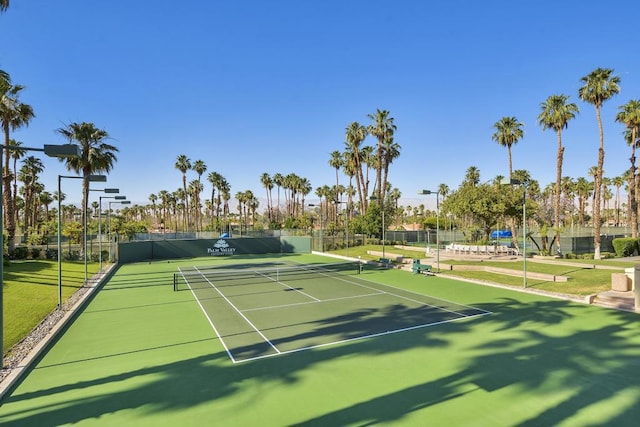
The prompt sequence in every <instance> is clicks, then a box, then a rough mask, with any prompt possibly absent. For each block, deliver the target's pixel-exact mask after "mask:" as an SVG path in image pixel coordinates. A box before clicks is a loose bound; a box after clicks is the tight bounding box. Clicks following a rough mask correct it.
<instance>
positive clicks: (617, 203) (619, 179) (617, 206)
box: [611, 175, 624, 227]
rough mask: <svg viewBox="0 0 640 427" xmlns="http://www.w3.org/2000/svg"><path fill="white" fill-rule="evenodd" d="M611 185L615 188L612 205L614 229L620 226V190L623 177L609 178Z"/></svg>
mask: <svg viewBox="0 0 640 427" xmlns="http://www.w3.org/2000/svg"><path fill="white" fill-rule="evenodd" d="M611 183H612V184H613V186H614V187H616V199H615V203H614V208H615V215H616V217H615V218H616V221H615V223H616V227H619V226H620V188H621V187H622V186H623V185H624V176H621V175H620V176H614V177H613V178H611Z"/></svg>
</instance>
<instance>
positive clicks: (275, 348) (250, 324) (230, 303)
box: [194, 267, 280, 354]
mask: <svg viewBox="0 0 640 427" xmlns="http://www.w3.org/2000/svg"><path fill="white" fill-rule="evenodd" d="M194 268H195V269H196V271H197V272H198V273H200V274H202V272H201V271H200V270H198V267H194ZM202 277H204V279H205V280H206V281H207V283H209V284H210V285H211V287H212V288H213V289H215V290H216V292H218V294H220V296H221V297H222V298H224V300H225V301H226V302H227V304H229V305H230V306H231V307H233V309H234V310H235V311H236V312H237V313H238V314H239V315H240V316H242V318H243V319H244V320H245V321H246V322H247V323H248V324H249V326H251V327H252V328H253V330H254V331H256V332H257V333H258V335H260V336H261V337H262V339H263V340H265V342H266V343H267V344H269V346H270V347H271V348H273V349H274V350H275V351H276V353H278V354H280V350H278V348H277V347H276V346H275V345H274V344H273V343H272V342H271V341H270V340H269V338H267V337H265V336H264V334H263V333H262V332H261V331H260V329H258V328H257V327H256V325H254V324H253V323H251V321H250V320H249V319H247V316H245V315H244V314H242V311H240V309H239V308H238V307H236V306H235V305H233V303H232V302H231V301H229V298H227V297H226V296H225V295H224V294H223V293H222V292H220V289H218V288H217V287H216V285H214V284H213V283H211V281H210V280H209V279H208V278H207V276H205V275H204V274H202Z"/></svg>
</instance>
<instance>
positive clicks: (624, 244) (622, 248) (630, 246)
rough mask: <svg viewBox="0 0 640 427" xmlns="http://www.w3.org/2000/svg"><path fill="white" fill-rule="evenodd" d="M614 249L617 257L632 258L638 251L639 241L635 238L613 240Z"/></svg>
mask: <svg viewBox="0 0 640 427" xmlns="http://www.w3.org/2000/svg"><path fill="white" fill-rule="evenodd" d="M612 243H613V249H614V250H615V251H616V256H619V257H627V256H632V255H633V254H635V253H636V252H637V251H638V239H636V238H633V237H621V238H618V239H613V242H612Z"/></svg>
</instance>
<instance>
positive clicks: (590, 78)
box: [578, 68, 620, 259]
mask: <svg viewBox="0 0 640 427" xmlns="http://www.w3.org/2000/svg"><path fill="white" fill-rule="evenodd" d="M612 74H613V70H612V69H610V68H597V69H595V70H594V71H592V72H591V73H590V74H588V75H586V76H584V77H582V79H580V80H581V81H582V82H583V83H584V86H582V87H581V88H580V89H578V96H579V97H580V99H582V100H583V101H584V102H588V103H589V104H591V105H593V106H594V107H595V109H596V119H597V120H598V131H599V133H600V146H599V148H598V166H597V168H598V169H597V173H596V176H595V184H594V188H595V194H594V199H595V203H594V205H593V247H594V254H593V258H594V259H600V258H601V257H600V216H601V215H600V199H601V196H600V192H601V187H602V174H603V173H604V171H603V169H604V132H603V130H602V118H601V117H600V109H601V107H602V104H603V103H604V101H606V100H608V99H610V98H612V97H613V96H614V95H615V94H617V93H618V92H620V86H619V83H620V77H618V76H613V75H612Z"/></svg>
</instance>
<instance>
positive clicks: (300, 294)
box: [174, 263, 489, 362]
mask: <svg viewBox="0 0 640 427" xmlns="http://www.w3.org/2000/svg"><path fill="white" fill-rule="evenodd" d="M359 267H360V266H359V265H358V264H355V263H346V264H340V263H335V264H315V265H314V264H305V265H287V264H282V265H279V266H275V265H273V264H272V263H270V264H268V265H265V264H260V263H256V264H240V265H234V266H233V268H232V266H227V265H222V266H219V267H207V266H204V267H193V268H191V269H181V270H180V272H178V273H176V274H175V275H174V289H175V290H189V291H191V293H192V294H193V296H194V297H195V298H196V300H197V302H198V304H199V306H200V307H201V309H202V311H203V313H204V314H205V316H206V318H207V319H208V321H209V322H210V323H211V325H212V327H213V328H214V330H215V331H216V334H217V335H218V336H219V337H220V339H221V341H222V343H223V345H224V346H225V349H226V351H227V353H228V355H229V357H230V358H231V360H232V361H234V362H242V361H248V360H254V359H259V358H263V357H269V356H275V355H280V354H286V353H291V352H296V351H301V350H308V349H312V348H316V347H322V346H326V345H331V344H337V343H341V342H345V341H351V340H357V339H364V338H370V337H374V336H381V335H387V334H394V333H399V332H404V331H408V330H411V329H417V328H425V327H428V326H434V325H438V324H442V323H446V322H451V321H454V320H458V319H463V318H466V317H473V316H481V315H485V314H489V313H488V312H487V311H485V310H482V309H478V308H473V307H468V306H464V305H461V304H457V303H454V302H450V301H445V300H442V299H439V298H433V297H429V296H427V295H423V294H419V293H416V292H410V291H406V290H403V289H400V288H397V287H393V286H389V285H384V284H380V283H376V282H373V281H371V280H367V278H366V277H367V276H370V274H368V273H369V271H367V270H366V269H364V270H363V271H361V270H360V268H359Z"/></svg>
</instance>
